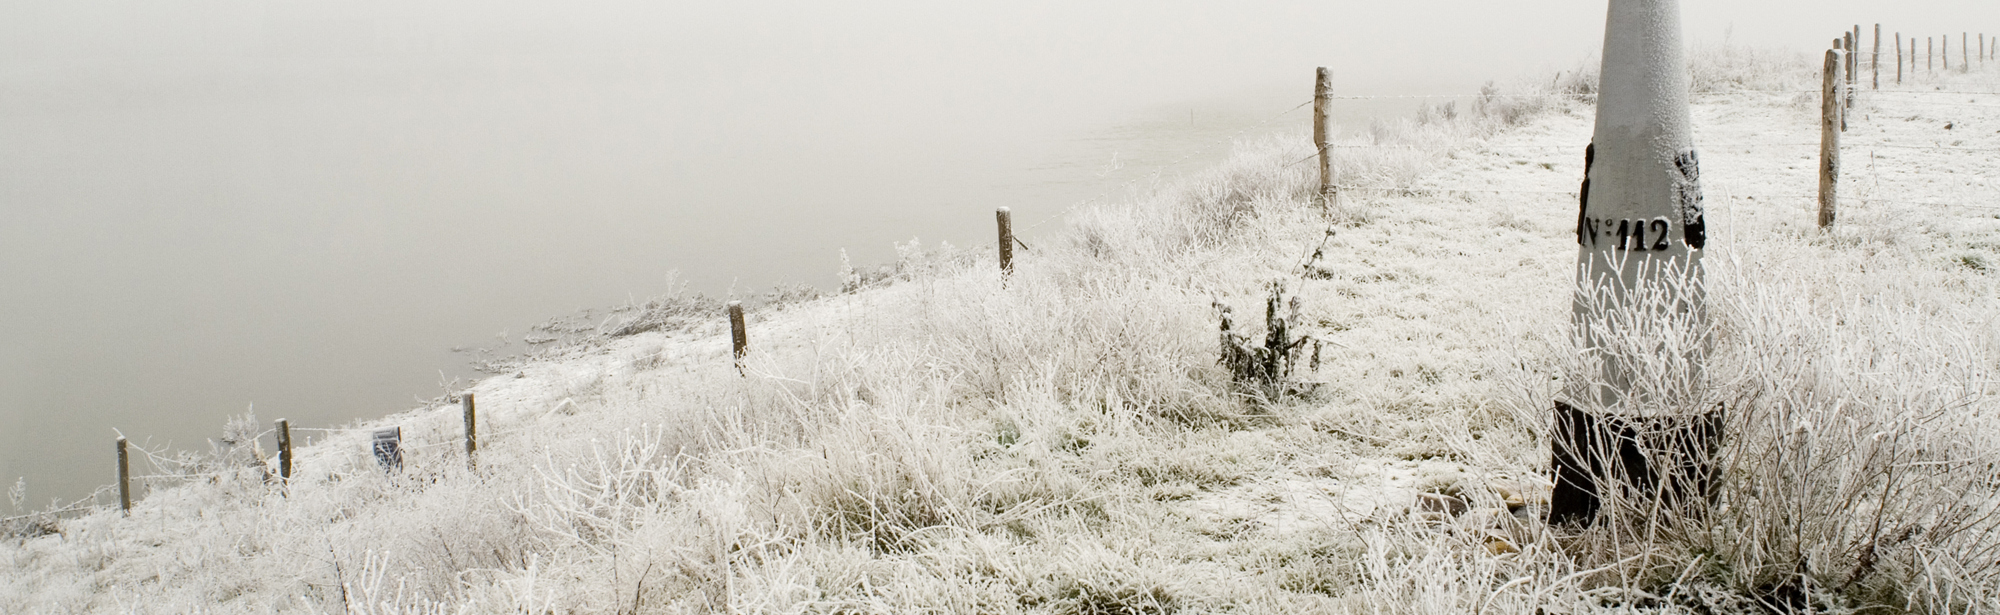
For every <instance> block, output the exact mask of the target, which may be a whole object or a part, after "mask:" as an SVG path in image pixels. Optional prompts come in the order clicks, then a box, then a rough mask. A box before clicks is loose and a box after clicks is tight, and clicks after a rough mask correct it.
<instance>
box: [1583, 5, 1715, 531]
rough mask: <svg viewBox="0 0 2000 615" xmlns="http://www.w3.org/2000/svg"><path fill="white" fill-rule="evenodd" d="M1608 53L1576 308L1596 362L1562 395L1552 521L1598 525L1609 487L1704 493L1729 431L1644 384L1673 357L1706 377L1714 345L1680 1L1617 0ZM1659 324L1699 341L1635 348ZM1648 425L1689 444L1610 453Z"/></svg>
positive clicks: (1587, 181) (1693, 374)
mask: <svg viewBox="0 0 2000 615" xmlns="http://www.w3.org/2000/svg"><path fill="white" fill-rule="evenodd" d="M1602 57H1603V68H1602V69H1601V70H1600V71H1599V73H1598V74H1599V75H1601V76H1600V77H1599V81H1598V84H1599V85H1598V97H1597V119H1596V125H1595V129H1594V132H1593V133H1592V135H1591V145H1590V147H1589V148H1588V149H1587V150H1586V151H1585V154H1584V161H1585V165H1584V167H1585V169H1584V186H1583V189H1582V190H1581V193H1582V195H1581V197H1580V203H1579V204H1578V213H1577V228H1576V234H1577V244H1578V251H1577V281H1576V283H1577V286H1576V298H1575V302H1574V304H1573V305H1574V308H1573V314H1572V317H1573V321H1572V322H1573V324H1574V326H1575V327H1576V328H1577V337H1576V339H1577V340H1578V341H1579V343H1580V344H1581V348H1579V350H1580V351H1581V352H1582V353H1583V354H1584V355H1586V356H1590V357H1593V358H1594V359H1595V360H1596V364H1595V365H1594V366H1592V367H1591V368H1590V371H1588V372H1587V373H1574V374H1569V375H1568V381H1566V382H1565V386H1564V389H1563V393H1562V396H1561V399H1560V401H1559V402H1558V404H1557V409H1556V417H1555V419H1556V430H1555V436H1554V437H1553V438H1551V451H1550V454H1551V464H1550V465H1551V469H1552V471H1553V472H1554V473H1555V477H1554V478H1555V483H1556V487H1555V491H1554V493H1553V495H1552V496H1551V499H1550V509H1549V520H1550V522H1551V523H1581V524H1586V525H1587V524H1590V523H1592V522H1593V520H1594V519H1595V518H1596V516H1597V513H1598V511H1599V510H1600V506H1601V505H1602V503H1603V502H1604V501H1605V498H1608V497H1612V496H1611V495H1610V494H1611V493H1639V494H1655V493H1657V494H1661V495H1662V496H1663V497H1664V498H1665V499H1666V500H1668V501H1667V502H1665V503H1666V504H1668V506H1667V508H1668V509H1673V508H1676V507H1677V506H1679V505H1681V504H1683V503H1686V501H1685V499H1684V498H1683V496H1684V495H1686V494H1690V493H1697V492H1699V493H1706V491H1707V488H1706V486H1705V484H1693V483H1689V482H1688V480H1689V478H1690V477H1699V476H1707V475H1708V474H1709V473H1710V472H1711V471H1712V468H1713V462H1712V450H1713V448H1714V446H1715V444H1716V443H1717V442H1719V439H1717V438H1716V437H1714V435H1719V434H1712V435H1709V436H1697V435H1694V434H1693V432H1689V431H1688V430H1689V429H1692V427H1691V426H1694V425H1710V424H1713V421H1712V420H1711V419H1712V418H1713V417H1714V416H1715V415H1714V413H1712V412H1690V410H1692V409H1691V408H1685V407H1681V404H1682V402H1683V398H1688V397H1689V395H1686V394H1682V393H1687V392H1670V391H1656V390H1651V389H1650V388H1646V387H1648V386H1649V385H1648V384H1647V383H1646V382H1650V381H1642V378H1641V377H1640V376H1639V374H1640V373H1641V372H1640V371H1638V370H1639V366H1640V365H1648V366H1649V367H1650V366H1651V365H1652V364H1654V363H1666V364H1670V365H1674V366H1679V367H1677V368H1675V369H1680V370H1681V371H1682V373H1678V374H1674V375H1672V376H1670V377H1669V378H1670V379H1672V380H1674V381H1676V382H1686V383H1690V384H1694V383H1699V382H1700V380H1701V377H1700V374H1701V370H1702V367H1701V364H1702V362H1703V358H1704V356H1705V355H1706V349H1705V345H1706V338H1705V337H1701V335H1700V334H1699V333H1698V332H1699V331H1701V330H1703V328H1702V327H1700V326H1699V323H1700V321H1701V320H1702V319H1703V318H1705V316H1704V313H1705V310H1703V309H1702V308H1701V301H1702V300H1701V293H1700V288H1701V284H1702V270H1701V265H1700V261H1701V253H1702V248H1703V246H1704V245H1706V242H1707V223H1706V221H1705V218H1704V216H1703V207H1702V192H1701V182H1700V178H1701V171H1700V165H1699V161H1698V159H1697V157H1696V155H1695V149H1694V139H1693V131H1692V129H1691V127H1690V126H1689V114H1688V75H1687V72H1686V70H1685V64H1684V56H1683V52H1682V46H1681V25H1680V4H1679V2H1678V1H1677V0H1611V3H1610V11H1609V16H1608V18H1607V19H1606V20H1605V33H1604V53H1603V55H1602ZM1655 329H1658V331H1655ZM1657 334H1665V335H1674V336H1676V339H1687V336H1690V335H1692V336H1695V338H1698V339H1699V340H1700V341H1699V343H1696V344H1692V345H1683V346H1677V347H1679V348H1686V349H1687V352H1686V353H1685V354H1683V355H1682V356H1676V357H1666V358H1659V357H1648V356H1640V355H1638V354H1635V353H1634V352H1633V351H1632V350H1631V349H1633V348H1639V347H1644V348H1648V349H1651V348H1655V347H1654V346H1652V345H1649V344H1644V343H1641V344H1634V343H1632V342H1631V341H1630V340H1632V339H1635V336H1652V335H1657ZM1647 339H1651V338H1650V337H1647ZM1646 352H1654V351H1653V350H1647V351H1646ZM1670 352H1676V351H1670ZM1641 426H1645V427H1646V429H1648V430H1649V433H1671V434H1682V433H1683V432H1686V433H1685V434H1684V435H1685V437H1679V438H1678V439H1674V438H1669V439H1674V440H1675V441H1676V442H1681V443H1682V444H1680V445H1675V446H1670V447H1664V448H1663V447H1661V446H1658V444H1659V442H1655V441H1654V440H1656V439H1649V440H1646V441H1644V442H1633V443H1632V446H1631V447H1628V448H1633V449H1634V450H1632V451H1631V452H1632V453H1633V455H1632V456H1631V458H1630V459H1625V460H1624V461H1622V462H1621V461H1618V460H1617V459H1613V457H1617V458H1619V459H1624V458H1625V457H1626V455H1624V454H1623V449H1620V450H1619V451H1612V450H1610V449H1609V448H1607V446H1606V445H1608V444H1612V443H1617V442H1625V441H1627V440H1629V439H1625V438H1622V436H1621V435H1620V434H1624V433H1626V432H1628V431H1631V430H1633V429H1637V428H1639V427H1641ZM1689 438H1692V439H1689ZM1661 442H1664V440H1661ZM1689 442H1692V443H1694V448H1692V449H1690V448H1688V446H1686V444H1687V443H1689ZM1691 450H1692V451H1696V452H1695V453H1692V454H1690V453H1688V451H1691ZM1700 451H1711V452H1700ZM1607 455H1609V456H1607ZM1621 484H1622V485H1626V487H1619V486H1618V485H1621ZM1656 487H1659V488H1658V489H1656ZM1644 497H1651V496H1644Z"/></svg>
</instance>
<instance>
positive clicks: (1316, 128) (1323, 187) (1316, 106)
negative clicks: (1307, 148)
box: [1313, 66, 1333, 204]
mask: <svg viewBox="0 0 2000 615" xmlns="http://www.w3.org/2000/svg"><path fill="white" fill-rule="evenodd" d="M1332 98H1333V73H1331V72H1329V71H1327V69H1326V67H1324V66H1321V67H1319V70H1318V71H1317V73H1316V74H1315V76H1314V77H1313V147H1316V148H1319V196H1320V198H1321V199H1325V201H1326V202H1327V203H1328V204H1331V203H1332V201H1333V153H1332V152H1329V151H1327V148H1326V142H1327V140H1328V132H1329V131H1331V130H1332V126H1329V124H1331V122H1329V121H1327V120H1328V117H1327V114H1329V113H1332V112H1333V111H1332V110H1331V109H1329V107H1331V106H1332V102H1333V101H1332Z"/></svg>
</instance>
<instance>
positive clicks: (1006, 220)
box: [738, 207, 1014, 358]
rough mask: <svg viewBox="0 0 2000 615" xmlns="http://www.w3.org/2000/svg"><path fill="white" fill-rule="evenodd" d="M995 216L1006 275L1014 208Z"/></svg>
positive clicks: (1011, 264)
mask: <svg viewBox="0 0 2000 615" xmlns="http://www.w3.org/2000/svg"><path fill="white" fill-rule="evenodd" d="M993 218H994V219H995V220H996V221H997V222H999V223H1000V275H1003V276H1004V275H1007V274H1010V273H1013V272H1014V210H1011V209H1008V208H1005V207H1002V208H999V209H996V210H993ZM738 358H741V355H738Z"/></svg>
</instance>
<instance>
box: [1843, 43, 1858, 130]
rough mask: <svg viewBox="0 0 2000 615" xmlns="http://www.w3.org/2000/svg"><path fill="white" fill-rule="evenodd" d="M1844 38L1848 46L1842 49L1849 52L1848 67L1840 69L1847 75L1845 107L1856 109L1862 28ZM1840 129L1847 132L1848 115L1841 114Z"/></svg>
mask: <svg viewBox="0 0 2000 615" xmlns="http://www.w3.org/2000/svg"><path fill="white" fill-rule="evenodd" d="M1844 36H1846V37H1847V46H1846V47H1843V48H1842V49H1843V50H1845V51H1846V52H1847V64H1846V65H1844V66H1842V67H1841V68H1840V70H1841V72H1842V73H1845V76H1846V77H1847V92H1846V94H1847V95H1846V97H1845V106H1846V107H1847V108H1853V107H1854V74H1855V73H1857V72H1860V71H1857V70H1855V69H1857V68H1860V66H1861V65H1860V61H1861V26H1854V29H1853V30H1850V31H1848V32H1847V33H1846V34H1845V35H1844ZM1840 129H1841V130H1847V115H1846V114H1841V117H1840Z"/></svg>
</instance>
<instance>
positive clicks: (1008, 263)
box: [993, 207, 1014, 276]
mask: <svg viewBox="0 0 2000 615" xmlns="http://www.w3.org/2000/svg"><path fill="white" fill-rule="evenodd" d="M993 218H994V219H995V220H996V221H997V222H999V223H1000V275H1002V276H1005V275H1007V274H1010V273H1014V210H1011V209H1008V208H1005V207H1002V208H999V209H996V210H993Z"/></svg>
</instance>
